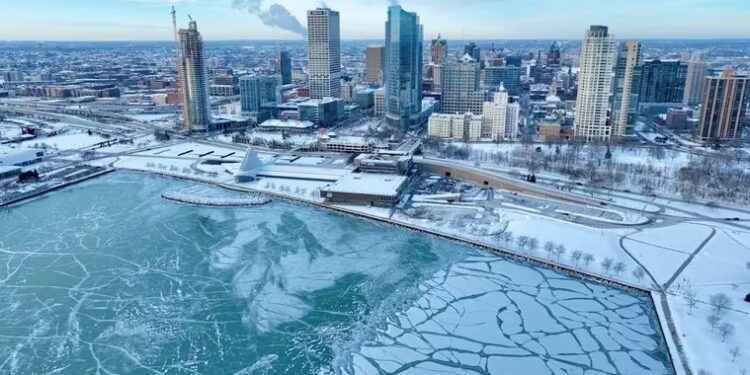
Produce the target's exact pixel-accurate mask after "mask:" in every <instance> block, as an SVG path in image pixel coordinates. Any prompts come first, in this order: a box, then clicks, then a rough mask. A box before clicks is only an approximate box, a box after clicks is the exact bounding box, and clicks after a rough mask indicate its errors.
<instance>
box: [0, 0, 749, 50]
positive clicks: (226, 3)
mask: <svg viewBox="0 0 750 375" xmlns="http://www.w3.org/2000/svg"><path fill="white" fill-rule="evenodd" d="M319 5H320V3H317V2H310V1H309V0H277V1H267V0H266V1H264V0H97V1H95V2H92V1H88V0H66V1H65V2H59V1H55V0H27V1H23V2H20V1H14V2H9V3H7V2H6V4H3V9H4V13H5V14H6V15H7V16H8V17H5V18H4V20H3V22H2V23H0V35H2V38H3V39H4V40H5V41H49V42H57V41H64V42H69V41H84V42H93V41H126V42H135V41H170V40H171V39H172V19H171V16H170V13H169V12H170V8H171V6H175V7H176V10H177V15H178V27H185V26H186V25H187V22H188V20H187V18H188V14H190V15H192V17H193V18H194V19H195V20H196V21H197V22H198V28H199V30H200V31H201V33H202V34H203V36H204V38H205V39H206V40H208V41H237V40H258V41H260V40H271V41H295V40H299V41H301V40H303V36H304V30H305V29H304V27H305V23H306V21H305V14H306V13H305V12H306V11H307V10H308V9H311V8H314V7H316V6H319ZM327 5H328V6H329V7H330V8H332V9H335V10H338V11H339V12H340V14H341V37H342V40H352V41H357V40H382V39H383V38H382V35H383V33H384V22H385V18H386V8H387V6H388V1H385V0H382V1H381V0H379V1H368V0H329V1H327ZM401 5H402V6H403V7H404V9H406V10H407V11H414V12H417V13H418V14H419V16H420V21H421V23H422V24H423V25H424V38H425V40H427V39H432V38H434V37H436V36H437V35H438V34H439V33H440V34H442V36H443V37H444V38H445V39H451V40H576V39H580V38H581V37H582V35H583V33H584V31H585V30H586V28H587V27H588V26H589V25H591V24H603V25H607V26H609V27H610V29H611V31H612V33H613V34H614V35H615V36H616V37H617V38H618V39H666V40H676V39H680V40H717V39H727V40H737V39H739V40H742V39H746V38H748V37H749V36H750V24H748V23H747V20H748V19H750V7H749V6H747V2H746V1H744V0H725V1H721V2H716V1H713V2H712V1H709V0H631V1H628V2H627V3H626V2H619V1H618V2H617V4H613V3H612V2H606V3H604V2H602V1H599V0H567V1H564V2H562V1H555V0H528V1H526V2H523V3H521V2H510V1H506V0H500V1H498V0H474V1H471V2H468V3H467V2H465V3H458V2H456V1H454V0H433V1H427V0H403V1H401ZM696 25H700V26H699V27H696Z"/></svg>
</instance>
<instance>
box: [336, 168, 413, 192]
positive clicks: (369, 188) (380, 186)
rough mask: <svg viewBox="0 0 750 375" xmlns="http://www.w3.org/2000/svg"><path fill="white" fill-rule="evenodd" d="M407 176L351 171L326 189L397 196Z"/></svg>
mask: <svg viewBox="0 0 750 375" xmlns="http://www.w3.org/2000/svg"><path fill="white" fill-rule="evenodd" d="M405 182H406V177H404V176H398V175H390V174H369V173H350V174H348V175H345V176H344V177H342V178H341V179H339V180H338V181H337V182H336V183H334V184H331V185H329V186H327V187H326V188H324V189H323V190H324V191H331V192H337V193H350V194H367V195H378V196H397V195H398V194H399V190H401V187H402V186H403V184H404V183H405Z"/></svg>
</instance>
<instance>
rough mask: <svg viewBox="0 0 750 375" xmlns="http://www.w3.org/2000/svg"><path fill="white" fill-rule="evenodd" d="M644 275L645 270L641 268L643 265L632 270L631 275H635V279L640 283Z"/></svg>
mask: <svg viewBox="0 0 750 375" xmlns="http://www.w3.org/2000/svg"><path fill="white" fill-rule="evenodd" d="M645 276H646V271H644V270H643V267H638V268H636V269H634V270H633V277H635V279H636V280H638V282H639V283H640V282H641V281H643V278H644V277H645Z"/></svg>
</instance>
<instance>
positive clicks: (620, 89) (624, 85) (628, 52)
mask: <svg viewBox="0 0 750 375" xmlns="http://www.w3.org/2000/svg"><path fill="white" fill-rule="evenodd" d="M640 64H641V42H638V41H634V40H631V41H627V42H623V43H622V44H620V53H619V54H618V55H617V65H616V66H615V87H614V95H613V96H612V99H613V101H612V135H613V136H619V137H621V136H623V135H626V134H630V133H632V127H633V125H634V124H635V119H636V117H637V115H638V93H639V91H640V90H639V89H640V71H639V72H638V74H634V72H635V71H636V70H637V69H636V67H637V66H639V65H640ZM636 78H637V79H636Z"/></svg>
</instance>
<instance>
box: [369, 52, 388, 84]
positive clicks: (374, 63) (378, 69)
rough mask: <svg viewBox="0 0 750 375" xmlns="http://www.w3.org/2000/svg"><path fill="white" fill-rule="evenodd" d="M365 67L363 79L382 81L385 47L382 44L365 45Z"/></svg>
mask: <svg viewBox="0 0 750 375" xmlns="http://www.w3.org/2000/svg"><path fill="white" fill-rule="evenodd" d="M365 55H366V58H367V61H366V64H367V68H366V71H365V81H367V82H369V83H376V84H382V83H383V66H385V47H383V46H382V45H373V46H367V50H366V51H365Z"/></svg>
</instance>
